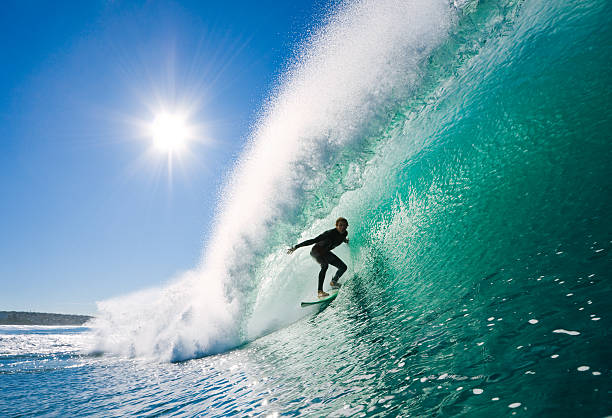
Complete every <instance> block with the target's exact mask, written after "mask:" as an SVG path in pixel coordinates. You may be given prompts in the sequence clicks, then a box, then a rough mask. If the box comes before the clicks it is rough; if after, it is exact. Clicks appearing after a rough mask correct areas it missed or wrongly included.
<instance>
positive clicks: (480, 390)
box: [472, 389, 484, 395]
mask: <svg viewBox="0 0 612 418" xmlns="http://www.w3.org/2000/svg"><path fill="white" fill-rule="evenodd" d="M472 392H474V395H480V394H481V393H482V392H484V390H482V389H473V390H472Z"/></svg>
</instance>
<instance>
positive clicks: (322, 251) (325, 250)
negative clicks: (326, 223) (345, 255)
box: [287, 218, 349, 298]
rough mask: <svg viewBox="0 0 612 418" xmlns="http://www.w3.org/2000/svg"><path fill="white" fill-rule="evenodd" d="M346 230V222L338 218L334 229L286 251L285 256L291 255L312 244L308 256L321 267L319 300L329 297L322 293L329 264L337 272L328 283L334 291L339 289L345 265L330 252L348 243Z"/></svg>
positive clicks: (327, 294)
mask: <svg viewBox="0 0 612 418" xmlns="http://www.w3.org/2000/svg"><path fill="white" fill-rule="evenodd" d="M346 228H348V221H347V220H346V219H345V218H338V219H337V220H336V227H335V228H334V229H330V230H329V231H325V232H323V233H322V234H321V235H319V236H318V237H316V238H313V239H308V240H306V241H304V242H300V243H299V244H297V245H294V246H293V247H291V248H289V249H288V250H287V254H292V253H293V252H294V251H295V250H297V249H298V248H300V247H304V246H306V245H312V244H314V245H313V246H312V249H311V250H310V255H311V256H312V257H313V258H314V259H315V260H317V263H319V264H320V265H321V271H320V272H319V297H320V298H323V297H326V296H329V293H327V292H324V291H323V282H324V281H325V273H327V267H328V266H329V265H330V264H331V265H332V266H334V267H336V268H338V271H337V272H336V274H335V276H334V277H333V278H332V279H331V282H329V285H330V286H331V287H332V288H334V289H338V288H339V287H340V283H338V279H339V278H340V276H342V275H343V274H344V272H345V271H346V264H344V262H342V260H340V259H339V258H338V257H337V256H336V254H334V253H332V252H331V250H333V249H334V248H336V247H337V246H338V245H340V244H342V243H343V242H346V243H347V244H348V243H349V240H348V238H347V235H348V232H346Z"/></svg>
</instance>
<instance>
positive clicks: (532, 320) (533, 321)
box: [528, 319, 539, 324]
mask: <svg viewBox="0 0 612 418" xmlns="http://www.w3.org/2000/svg"><path fill="white" fill-rule="evenodd" d="M528 322H529V323H530V324H537V323H538V322H539V321H538V320H537V319H530V320H529V321H528Z"/></svg>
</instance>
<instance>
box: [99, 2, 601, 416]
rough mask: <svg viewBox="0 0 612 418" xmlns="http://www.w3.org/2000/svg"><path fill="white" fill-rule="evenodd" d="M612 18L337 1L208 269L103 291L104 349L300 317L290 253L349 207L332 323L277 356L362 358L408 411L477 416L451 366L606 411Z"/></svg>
mask: <svg viewBox="0 0 612 418" xmlns="http://www.w3.org/2000/svg"><path fill="white" fill-rule="evenodd" d="M611 21H612V12H611V11H610V8H609V7H607V5H606V2H604V1H590V2H581V3H580V4H576V3H575V2H572V1H561V0H559V1H552V2H539V1H535V0H534V1H525V2H516V1H498V2H478V1H473V2H472V1H464V2H457V1H455V2H454V3H452V4H449V3H448V2H447V1H431V0H427V1H412V2H406V1H397V2H396V1H360V2H351V3H345V4H342V5H341V6H340V7H339V8H338V9H337V10H336V11H334V12H333V13H331V14H330V15H329V17H328V18H327V19H326V20H325V22H324V23H323V24H322V25H321V27H319V28H317V29H316V30H315V31H314V35H313V36H312V37H311V38H310V39H308V40H307V41H305V42H304V44H303V46H302V47H301V49H299V51H298V52H297V54H296V58H295V60H294V61H293V62H292V63H291V64H290V65H289V66H288V68H287V70H286V72H285V73H284V76H283V77H282V78H281V80H280V81H279V84H278V87H277V89H276V90H275V93H274V94H273V96H272V97H271V98H270V100H269V102H268V104H267V106H266V108H265V109H263V111H262V117H261V119H260V121H259V123H258V125H257V127H256V129H255V130H254V132H253V134H252V137H251V139H250V141H249V144H248V147H247V149H246V150H245V152H244V155H243V157H242V158H241V160H240V162H239V163H238V164H237V166H236V167H235V170H234V172H233V173H232V176H231V179H230V181H229V183H228V185H227V187H226V188H225V191H224V192H223V194H222V196H221V198H220V203H219V209H218V215H217V219H216V222H215V225H216V226H215V228H214V232H213V234H212V236H211V239H210V240H209V241H208V243H207V245H206V248H205V251H204V254H203V257H202V263H201V265H200V266H199V267H198V268H196V269H194V270H193V271H192V272H189V273H187V274H186V275H185V276H184V277H180V278H177V279H176V280H175V281H174V282H173V283H171V284H170V285H168V286H166V287H164V288H160V289H153V290H148V291H145V292H141V293H139V294H135V295H128V296H126V297H124V298H120V299H115V300H111V301H105V302H102V303H100V304H99V309H100V312H101V315H100V317H99V319H98V320H97V322H96V323H95V324H94V327H95V328H96V333H97V337H98V343H97V347H96V348H97V349H99V350H103V351H108V352H115V353H122V354H128V355H131V356H139V357H140V356H142V357H153V358H157V359H162V360H172V361H176V360H184V359H189V358H194V357H200V356H204V355H209V354H213V353H219V352H224V351H226V350H228V349H231V348H234V347H237V346H240V345H242V344H244V343H246V342H249V341H252V340H254V339H256V338H258V337H260V336H263V335H266V334H269V333H270V332H272V331H276V330H279V329H282V328H284V327H287V326H288V325H289V324H292V323H294V322H296V321H298V320H299V319H300V318H303V317H304V315H311V314H312V311H308V310H303V309H301V308H300V307H299V302H300V300H303V299H306V298H308V297H312V296H313V295H314V292H315V290H316V275H317V270H318V266H317V265H316V264H315V263H313V262H312V260H310V256H309V255H308V251H307V250H306V249H301V250H298V252H296V253H295V254H294V255H292V256H291V257H289V256H287V255H286V254H285V249H286V248H287V247H288V246H289V245H291V244H294V243H296V242H298V241H300V240H303V239H307V238H311V237H313V236H315V235H317V234H318V233H320V232H321V231H323V230H326V229H329V228H331V227H332V226H333V223H334V220H335V218H336V217H338V216H344V217H346V218H348V219H349V222H350V227H349V236H350V238H351V243H350V247H347V246H343V247H339V248H338V250H337V251H336V253H337V254H338V255H339V256H340V257H341V258H343V259H344V260H345V261H346V262H347V264H348V265H349V270H348V272H347V273H346V274H345V276H344V277H343V281H345V286H344V287H343V290H342V291H341V295H340V296H339V297H338V299H337V300H336V301H335V302H334V304H333V305H332V306H330V307H329V308H328V309H327V310H326V311H325V313H328V315H335V316H331V317H332V318H335V321H332V320H330V319H329V318H330V317H329V316H328V317H325V318H326V320H325V322H323V321H320V322H317V321H314V322H312V321H310V322H309V321H300V322H297V323H296V324H295V325H293V326H291V327H290V328H289V329H290V332H289V331H286V330H284V331H286V332H285V333H283V332H281V333H277V334H273V335H272V336H268V337H266V338H267V339H268V340H270V341H271V342H270V348H271V347H277V348H278V347H281V346H282V347H284V348H283V350H289V352H291V353H293V355H295V356H296V357H297V358H299V357H300V356H301V355H302V354H303V356H302V357H303V359H309V361H311V362H312V361H314V360H313V358H316V359H317V360H316V361H320V362H321V363H322V364H321V365H320V366H321V367H324V365H323V364H325V362H328V363H327V364H329V362H333V361H336V360H337V357H338V356H341V357H342V358H344V360H345V361H346V362H348V363H351V361H349V359H353V363H355V362H359V364H362V365H363V364H370V365H371V367H376V368H378V369H380V370H383V371H384V372H383V373H384V374H385V377H384V379H382V378H381V379H382V380H380V381H379V382H378V385H379V386H378V387H385V388H386V387H388V388H391V387H393V388H399V389H401V390H402V391H403V392H401V393H402V394H404V395H406V396H409V398H410V399H412V401H410V402H412V403H410V405H411V406H410V408H413V409H410V411H412V412H414V413H415V414H435V413H446V414H461V413H466V412H467V411H468V410H469V411H471V412H475V411H476V412H477V411H478V410H482V411H484V409H482V408H485V407H484V406H483V405H484V404H483V405H481V404H480V403H479V402H480V401H479V400H478V398H477V399H476V400H471V398H470V399H469V400H468V399H465V398H464V397H463V398H462V396H463V395H462V393H464V392H461V393H459V392H457V393H454V392H451V393H449V392H448V391H445V392H439V393H438V392H436V391H435V390H436V389H435V388H436V387H437V385H438V384H440V385H446V383H445V382H448V381H449V380H452V381H453V382H457V381H465V382H464V384H463V386H465V387H470V388H471V386H470V385H473V384H472V383H470V382H477V383H478V384H479V385H480V386H479V387H475V388H474V390H475V392H474V394H479V393H482V389H481V388H482V387H485V390H489V389H487V388H493V387H495V388H497V389H496V392H495V393H496V396H497V397H499V396H501V397H502V398H503V399H505V400H507V399H508V398H510V397H512V396H514V398H515V399H520V401H519V402H514V403H513V404H512V405H513V406H512V407H511V408H515V407H517V408H523V407H524V405H525V404H531V405H533V404H537V405H539V406H538V409H537V412H536V410H534V409H531V410H530V411H529V413H530V414H538V413H540V414H543V413H544V414H545V413H547V412H551V411H555V410H556V411H559V410H562V409H558V408H562V407H563V405H564V403H568V402H579V403H580V402H583V403H591V405H600V407H598V408H600V410H598V411H599V414H600V415H605V414H606V413H609V410H605V404H606V402H605V401H602V400H601V399H600V398H598V396H605V393H606V390H605V388H604V387H600V386H601V385H599V384H598V383H597V382H595V383H594V381H593V379H597V378H598V377H600V378H603V377H602V376H601V375H600V374H601V373H602V372H604V374H605V371H606V370H607V371H608V372H609V368H610V363H609V359H610V358H612V356H611V354H612V353H610V349H609V344H607V340H609V336H608V334H609V329H610V327H609V326H608V325H607V323H606V321H609V318H610V313H612V312H611V308H610V305H609V300H610V296H611V286H610V284H609V283H610V280H609V279H610V267H611V265H612V263H611V259H610V248H611V246H612V245H611V244H612V227H611V225H610V222H609V214H610V213H612V208H611V206H612V205H611V197H612V168H611V167H612V165H610V163H609V161H610V159H611V157H612V151H611V150H612V148H611V147H610V134H609V133H610V132H612V118H610V116H609V114H608V109H609V103H612V89H611V87H610V86H611V85H612V83H611V81H612V74H611V70H610V66H609V63H610V62H612V50H611V46H610V45H611V44H610V42H609V40H610V39H612V33H611V31H612V29H611V28H612V25H610V22H611ZM330 270H333V269H330ZM328 274H329V275H331V274H330V273H328ZM319 317H321V315H319ZM323 332H325V333H331V334H332V335H334V336H336V337H335V340H334V341H333V342H330V343H325V344H324V345H321V341H320V340H318V336H320V335H321V334H322V333H323ZM309 341H312V343H309ZM261 344H263V343H261ZM300 353H302V354H300ZM304 353H310V354H304ZM270 354H271V355H274V351H271V353H270ZM381 359H384V360H381ZM261 361H262V362H264V363H265V360H264V359H263V358H262V359H261ZM296 361H297V360H296ZM316 361H315V364H317V363H316ZM349 366H350V364H349V365H347V368H346V369H344V370H345V371H346V370H353V371H354V374H355V373H358V372H359V371H360V370H361V369H362V368H364V367H366V366H359V367H357V366H356V364H353V366H351V367H349ZM368 367H370V366H368ZM584 367H587V369H585V368H584ZM338 370H339V368H338ZM585 370H586V371H585ZM593 371H597V373H600V374H599V375H598V374H593V373H592V372H593ZM302 372H303V371H302ZM361 372H363V373H362V375H364V376H370V375H369V374H368V373H367V371H364V370H361ZM330 373H331V372H330ZM339 373H345V372H344V371H343V372H339ZM350 373H351V372H349V371H346V373H345V374H346V376H345V375H342V376H341V377H342V378H343V379H352V377H351V376H349V374H350ZM301 375H303V374H301ZM304 376H305V375H304ZM355 376H357V374H355ZM327 377H328V378H329V380H330V381H333V380H334V379H338V376H333V375H330V376H327ZM353 377H354V376H353ZM567 378H570V379H572V381H573V382H574V383H573V385H574V387H581V388H582V389H581V390H576V391H575V392H574V393H573V394H572V395H571V396H567V397H565V395H564V396H563V397H561V399H560V395H559V394H560V393H562V392H563V391H564V390H563V389H562V387H561V386H563V384H562V383H559V382H561V381H562V379H567ZM368 379H369V378H368ZM434 380H435V381H436V383H435V385H434V384H433V383H431V384H430V383H427V382H433V381H434ZM370 383H371V382H370ZM474 384H476V383H474ZM381 385H382V386H381ZM417 386H418V387H417ZM421 386H422V387H421ZM445 387H446V386H445ZM536 387H537V388H538V389H537V390H534V388H536ZM608 388H609V386H608ZM399 389H398V390H399ZM594 389H598V390H600V391H599V392H597V391H595V392H594ZM478 391H480V392H478ZM394 393H395V392H394ZM399 393H400V392H397V393H396V394H395V395H393V396H396V397H397V399H400V400H402V401H401V402H399V403H398V405H404V406H403V407H405V408H407V406H406V405H407V404H406V402H408V401H407V399H408V398H406V396H403V395H399ZM486 393H490V392H486ZM598 393H600V394H599V395H598ZM500 394H501V395H500ZM504 395H506V397H505V398H504ZM355 396H357V395H355ZM451 398H452V399H451ZM455 398H457V399H459V400H460V401H461V402H457V399H455ZM390 399H391V398H390ZM415 399H416V400H415ZM490 399H491V397H490V396H489V397H488V398H487V402H491V401H490ZM552 399H555V402H556V404H555V405H552V404H551V403H550V402H549V401H550V400H552ZM598 399H599V400H598ZM530 400H532V402H531V403H530ZM393 402H395V401H391V400H389V402H387V403H386V404H385V405H392V404H393ZM402 402H403V403H402ZM508 403H509V402H506V404H504V405H503V407H504V408H505V410H507V409H508V406H509V405H507V404H508ZM516 403H521V404H522V406H516V405H515V404H516ZM381 405H382V403H381ZM445 405H446V406H445ZM383 406H384V405H383ZM383 406H380V405H375V406H373V408H378V409H381V408H383ZM573 406H574V407H575V405H573ZM466 408H467V409H466ZM555 408H557V409H555ZM378 409H374V410H373V411H370V412H372V413H376V411H378ZM368 411H369V410H368ZM381 411H384V409H381ZM500 411H501V410H500ZM489 412H490V411H489ZM381 413H382V412H381ZM593 413H595V412H593ZM483 414H484V412H483ZM483 416H485V415H483Z"/></svg>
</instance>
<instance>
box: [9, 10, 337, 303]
mask: <svg viewBox="0 0 612 418" xmlns="http://www.w3.org/2000/svg"><path fill="white" fill-rule="evenodd" d="M324 4H325V3H324V2H323V1H315V2H312V1H289V2H285V1H265V0H264V1H258V2H252V1H239V2H236V1H233V2H221V1H220V2H209V1H180V2H179V1H177V2H171V1H120V0H116V1H110V0H106V1H101V0H97V1H96V0H88V1H76V0H75V1H60V2H49V1H43V0H40V1H27V2H24V1H8V2H3V4H2V13H0V47H1V51H2V66H1V70H0V91H1V92H2V93H1V94H0V190H1V195H0V231H1V233H0V310H30V311H43V312H63V313H95V309H96V308H95V301H97V300H103V299H107V298H109V297H113V296H117V295H121V294H124V293H127V292H130V291H134V290H138V289H142V288H146V287H150V286H156V285H159V284H162V283H164V282H166V281H168V280H169V279H171V278H172V277H173V276H175V275H176V274H177V273H180V272H181V271H185V270H188V269H191V268H193V267H195V266H196V265H197V264H198V262H199V261H200V256H201V251H202V246H203V243H204V242H205V240H206V238H207V234H208V232H209V228H210V226H211V222H212V219H213V214H214V210H215V206H216V201H217V193H218V191H219V188H220V186H221V185H222V184H223V181H224V178H225V176H227V174H228V173H229V172H230V170H231V168H232V164H233V163H234V161H235V160H236V157H237V156H238V155H239V153H240V151H241V149H242V148H243V146H244V143H245V140H246V138H247V136H248V133H249V131H250V127H251V125H252V123H253V122H254V120H255V119H256V116H257V112H258V111H259V110H260V108H261V105H262V103H263V102H264V101H265V99H266V97H268V96H269V94H270V91H271V89H272V87H273V84H274V81H275V78H276V76H277V75H278V74H279V73H280V72H281V71H282V68H283V65H284V64H285V63H286V62H287V60H288V59H289V58H290V57H291V54H292V49H293V48H294V47H295V46H296V45H297V44H298V43H299V41H300V39H301V38H302V37H303V36H304V34H305V33H306V32H307V29H308V28H309V27H311V25H312V24H313V22H316V21H317V19H319V18H320V16H321V13H323V8H324ZM163 112H166V113H169V114H174V113H177V112H182V113H181V114H182V115H183V117H184V121H185V123H187V124H188V125H189V126H191V130H192V131H191V132H192V134H191V139H192V140H191V141H188V142H187V149H186V150H185V151H184V152H182V153H178V152H173V153H172V154H169V153H168V152H167V151H164V150H160V149H158V148H155V147H154V146H153V139H152V134H151V132H150V131H149V130H148V128H149V127H150V126H151V124H152V122H153V121H154V119H155V118H156V117H158V116H159V114H160V113H163Z"/></svg>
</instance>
